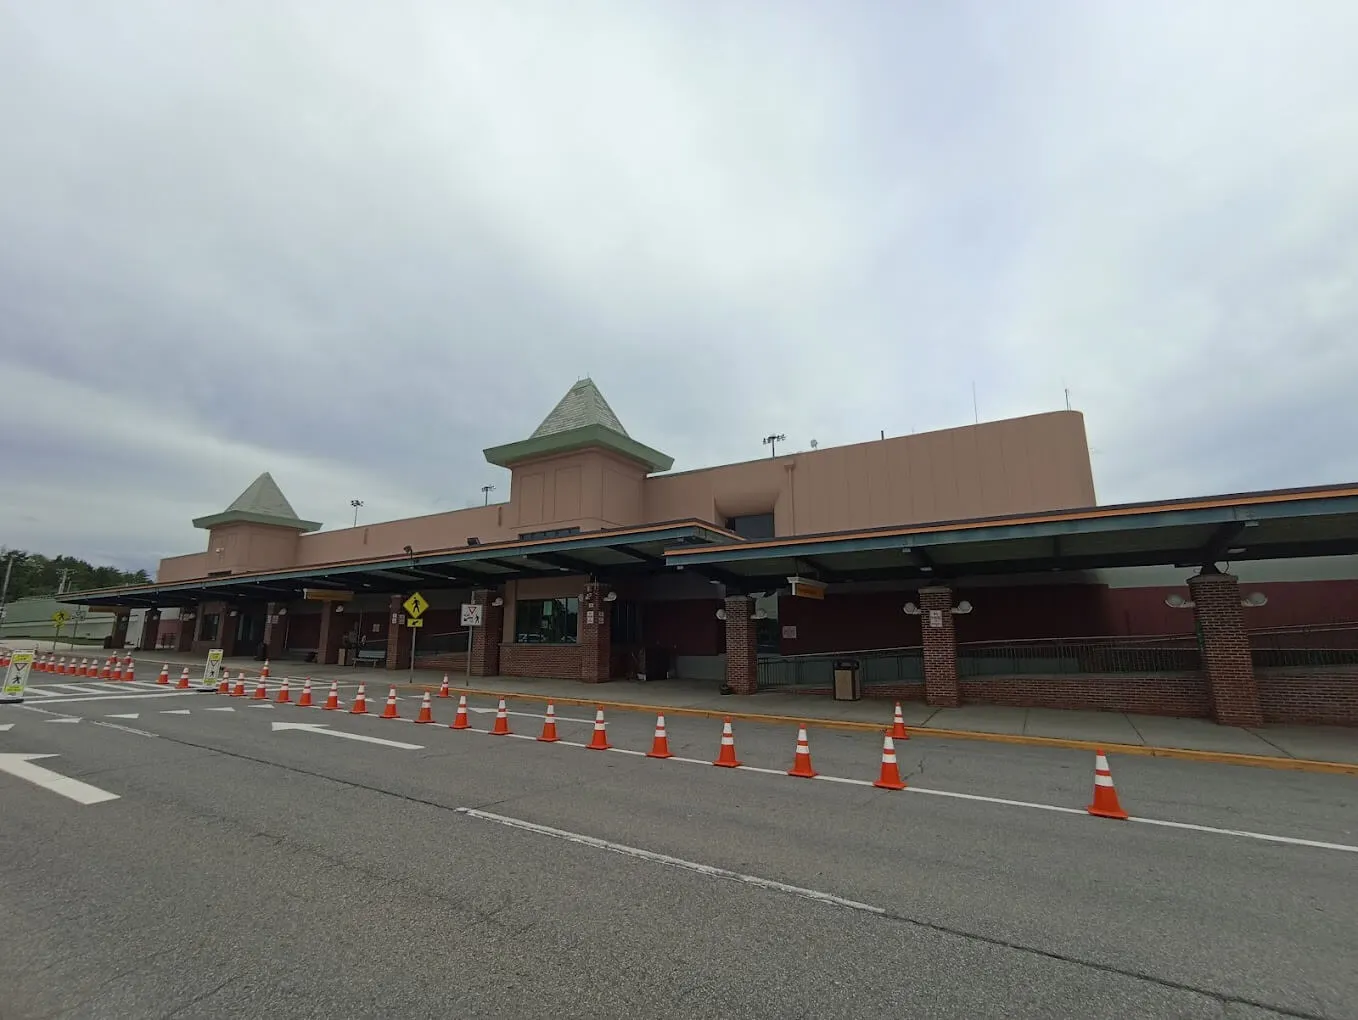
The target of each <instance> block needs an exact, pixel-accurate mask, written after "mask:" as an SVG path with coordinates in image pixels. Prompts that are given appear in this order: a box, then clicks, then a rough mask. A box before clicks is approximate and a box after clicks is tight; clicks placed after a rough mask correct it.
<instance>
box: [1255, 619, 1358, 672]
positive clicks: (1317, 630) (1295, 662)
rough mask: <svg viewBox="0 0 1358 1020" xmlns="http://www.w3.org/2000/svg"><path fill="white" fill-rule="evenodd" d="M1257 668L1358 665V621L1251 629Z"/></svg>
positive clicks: (1308, 667)
mask: <svg viewBox="0 0 1358 1020" xmlns="http://www.w3.org/2000/svg"><path fill="white" fill-rule="evenodd" d="M1248 636H1249V640H1250V652H1251V656H1252V658H1253V659H1254V667H1255V668H1256V669H1317V668H1321V669H1323V668H1327V667H1358V623H1333V624H1321V625H1317V626H1312V627H1287V628H1278V629H1276V630H1255V631H1250V632H1249V635H1248Z"/></svg>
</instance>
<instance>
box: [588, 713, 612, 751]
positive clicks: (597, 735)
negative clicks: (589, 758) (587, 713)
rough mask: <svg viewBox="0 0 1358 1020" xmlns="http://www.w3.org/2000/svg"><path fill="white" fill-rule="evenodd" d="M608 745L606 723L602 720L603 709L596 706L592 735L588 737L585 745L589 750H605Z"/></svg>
mask: <svg viewBox="0 0 1358 1020" xmlns="http://www.w3.org/2000/svg"><path fill="white" fill-rule="evenodd" d="M610 746H611V745H610V744H609V743H608V724H607V723H606V722H604V710H603V709H602V708H596V709H595V710H594V736H592V737H590V739H589V743H588V744H586V745H585V747H586V749H587V750H590V751H607V750H608V748H609V747H610Z"/></svg>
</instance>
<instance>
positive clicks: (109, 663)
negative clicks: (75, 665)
mask: <svg viewBox="0 0 1358 1020" xmlns="http://www.w3.org/2000/svg"><path fill="white" fill-rule="evenodd" d="M99 679H100V680H112V679H113V656H111V655H110V656H109V657H108V658H107V659H105V660H104V666H103V668H102V669H101V670H99Z"/></svg>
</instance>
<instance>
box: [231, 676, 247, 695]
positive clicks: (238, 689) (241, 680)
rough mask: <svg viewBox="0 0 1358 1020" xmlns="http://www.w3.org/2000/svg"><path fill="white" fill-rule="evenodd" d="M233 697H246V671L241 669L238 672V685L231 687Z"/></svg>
mask: <svg viewBox="0 0 1358 1020" xmlns="http://www.w3.org/2000/svg"><path fill="white" fill-rule="evenodd" d="M231 697H233V698H243V697H245V671H244V670H241V671H240V672H238V673H237V674H236V685H235V686H234V687H232V688H231Z"/></svg>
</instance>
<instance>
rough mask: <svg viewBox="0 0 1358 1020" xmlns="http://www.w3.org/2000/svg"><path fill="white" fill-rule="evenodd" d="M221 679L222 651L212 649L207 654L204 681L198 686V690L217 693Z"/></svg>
mask: <svg viewBox="0 0 1358 1020" xmlns="http://www.w3.org/2000/svg"><path fill="white" fill-rule="evenodd" d="M221 678H222V650H221V649H220V648H210V649H208V653H207V662H206V663H205V664H204V665H203V679H202V682H200V683H199V684H198V689H199V690H200V691H215V690H216V689H217V684H218V682H219V681H220V680H221Z"/></svg>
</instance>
